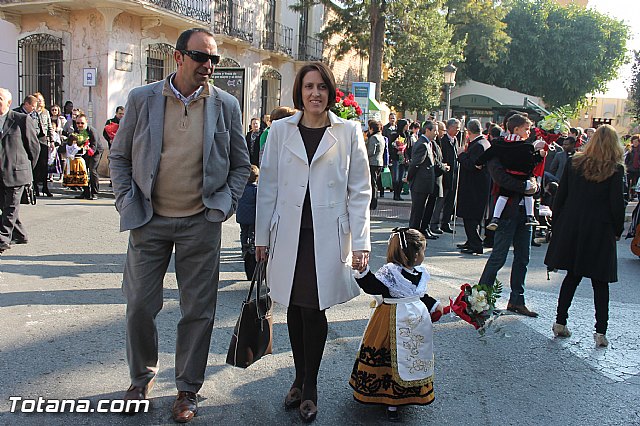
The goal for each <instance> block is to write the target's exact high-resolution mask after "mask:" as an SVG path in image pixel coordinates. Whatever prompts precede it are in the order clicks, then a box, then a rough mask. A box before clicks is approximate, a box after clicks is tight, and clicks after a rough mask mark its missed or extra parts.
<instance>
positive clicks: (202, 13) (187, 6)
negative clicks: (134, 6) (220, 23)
mask: <svg viewBox="0 0 640 426" xmlns="http://www.w3.org/2000/svg"><path fill="white" fill-rule="evenodd" d="M147 1H148V2H149V3H152V4H155V5H156V6H160V7H162V8H164V9H167V10H170V11H172V12H176V13H179V14H180V15H183V16H186V17H188V18H192V19H197V20H198V21H202V22H211V10H210V9H209V3H210V2H209V0H147Z"/></svg>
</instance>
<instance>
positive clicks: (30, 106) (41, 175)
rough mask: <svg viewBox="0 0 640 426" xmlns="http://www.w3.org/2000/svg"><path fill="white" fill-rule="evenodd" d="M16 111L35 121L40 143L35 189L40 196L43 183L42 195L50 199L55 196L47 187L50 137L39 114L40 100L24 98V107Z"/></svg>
mask: <svg viewBox="0 0 640 426" xmlns="http://www.w3.org/2000/svg"><path fill="white" fill-rule="evenodd" d="M14 111H16V112H21V113H23V114H27V115H29V116H31V118H32V119H33V122H32V123H33V126H34V127H35V129H36V135H37V137H38V142H39V143H40V154H39V157H38V160H37V161H36V165H35V167H34V169H33V178H34V179H33V181H34V182H33V189H34V191H35V192H36V195H37V196H39V195H40V192H39V191H38V185H37V184H38V183H42V193H43V194H46V195H47V196H48V197H53V194H52V193H51V191H49V187H48V186H47V170H48V169H47V160H48V155H49V135H48V134H47V133H48V129H46V128H45V125H44V122H43V118H42V116H41V114H40V113H39V112H38V98H37V97H36V96H34V95H27V96H26V97H25V98H24V101H23V102H22V105H20V106H19V107H18V108H15V109H14ZM49 125H50V124H49Z"/></svg>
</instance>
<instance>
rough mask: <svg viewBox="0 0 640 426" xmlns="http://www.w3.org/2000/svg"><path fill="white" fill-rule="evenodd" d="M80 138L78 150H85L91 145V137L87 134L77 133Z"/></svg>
mask: <svg viewBox="0 0 640 426" xmlns="http://www.w3.org/2000/svg"><path fill="white" fill-rule="evenodd" d="M75 135H76V136H77V137H78V148H84V147H85V145H87V144H88V143H89V135H88V134H86V133H85V132H79V133H75Z"/></svg>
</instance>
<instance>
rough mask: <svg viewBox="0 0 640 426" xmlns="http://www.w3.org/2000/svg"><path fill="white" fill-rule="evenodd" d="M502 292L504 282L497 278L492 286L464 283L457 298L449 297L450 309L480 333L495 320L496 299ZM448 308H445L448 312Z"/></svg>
mask: <svg viewBox="0 0 640 426" xmlns="http://www.w3.org/2000/svg"><path fill="white" fill-rule="evenodd" d="M500 293H502V283H501V282H500V281H498V280H496V282H495V284H494V285H492V286H486V285H482V284H476V285H474V286H471V284H467V283H465V284H462V286H460V294H458V297H456V300H451V299H449V306H448V307H447V308H449V310H451V311H453V312H454V313H455V314H456V315H457V316H459V317H460V319H462V320H463V321H465V322H468V323H469V324H471V325H472V326H473V327H474V328H475V329H476V330H478V332H479V333H480V334H484V332H485V331H486V327H487V326H488V325H489V324H490V323H491V322H492V320H493V313H494V311H495V308H496V299H498V298H499V297H500ZM446 311H447V310H445V313H446Z"/></svg>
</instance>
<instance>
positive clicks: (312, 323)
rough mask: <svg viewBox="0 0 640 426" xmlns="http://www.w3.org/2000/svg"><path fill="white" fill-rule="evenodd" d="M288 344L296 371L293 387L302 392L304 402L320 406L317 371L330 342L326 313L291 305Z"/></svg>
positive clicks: (288, 315) (288, 314) (288, 311)
mask: <svg viewBox="0 0 640 426" xmlns="http://www.w3.org/2000/svg"><path fill="white" fill-rule="evenodd" d="M287 326H288V328H289V340H290V341H291V350H292V351H293V362H294V364H295V367H296V378H295V380H294V382H293V385H292V387H294V388H298V389H302V400H303V401H306V400H308V399H310V400H312V401H313V402H314V403H316V404H317V403H318V371H319V370H320V362H321V361H322V353H323V352H324V344H325V342H326V341H327V330H328V326H327V316H326V315H325V311H320V310H318V309H313V308H303V307H301V306H295V305H291V306H289V309H288V310H287Z"/></svg>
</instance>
